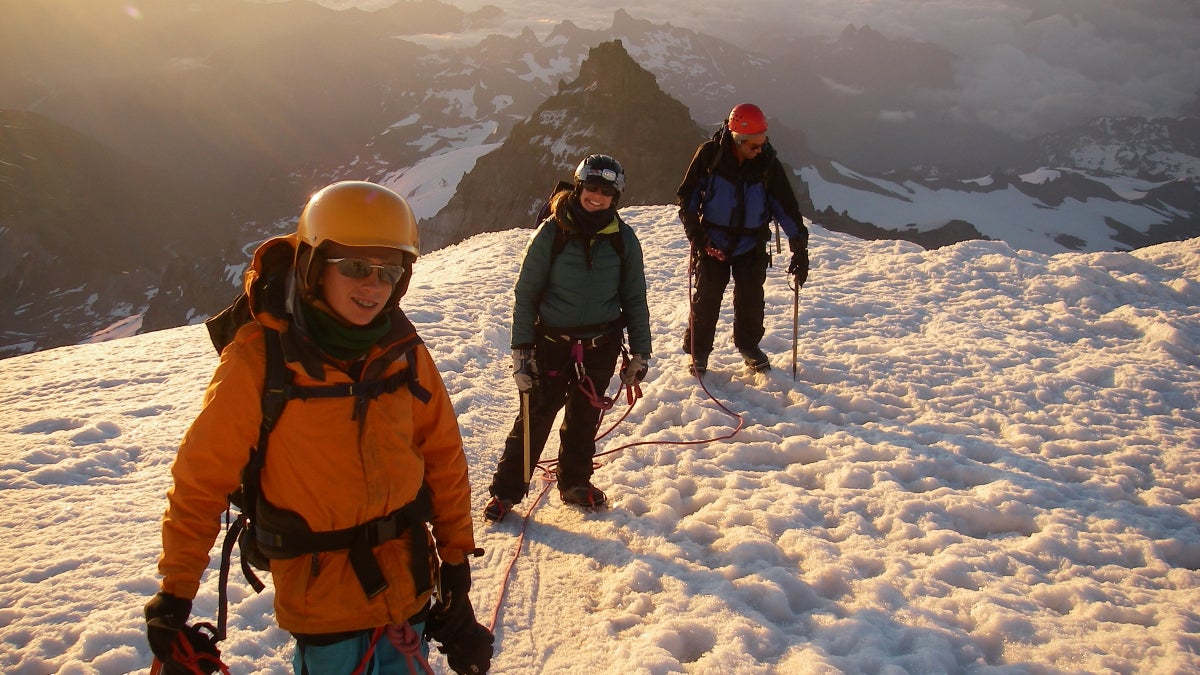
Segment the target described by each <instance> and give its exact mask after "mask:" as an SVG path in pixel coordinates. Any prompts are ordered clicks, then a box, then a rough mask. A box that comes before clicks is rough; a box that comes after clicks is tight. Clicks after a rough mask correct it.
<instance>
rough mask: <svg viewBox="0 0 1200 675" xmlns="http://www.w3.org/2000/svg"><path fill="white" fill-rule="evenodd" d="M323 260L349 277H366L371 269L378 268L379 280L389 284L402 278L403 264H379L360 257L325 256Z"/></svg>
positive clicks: (391, 284)
mask: <svg viewBox="0 0 1200 675" xmlns="http://www.w3.org/2000/svg"><path fill="white" fill-rule="evenodd" d="M325 262H327V263H329V264H330V265H333V266H334V267H335V268H336V269H337V271H338V273H339V274H341V275H342V276H344V277H348V278H350V279H366V278H367V277H369V276H371V270H379V280H380V281H382V282H383V283H385V284H387V285H389V286H394V285H396V283H397V282H399V281H400V280H401V279H403V278H404V266H403V265H379V264H376V263H373V262H371V261H370V260H363V259H362V258H326V259H325Z"/></svg>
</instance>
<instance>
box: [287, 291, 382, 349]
mask: <svg viewBox="0 0 1200 675" xmlns="http://www.w3.org/2000/svg"><path fill="white" fill-rule="evenodd" d="M299 304H300V311H301V312H302V313H303V314H304V326H305V328H306V329H307V331H308V335H309V337H311V338H312V340H313V342H315V343H317V346H318V347H320V348H321V349H322V350H324V351H325V353H326V354H329V355H330V356H332V357H334V358H335V359H341V360H342V361H353V360H355V359H357V358H359V357H360V356H362V355H363V354H366V353H367V350H369V349H370V348H371V345H373V344H375V342H376V341H378V340H379V338H381V337H383V336H384V335H387V332H388V331H389V330H391V329H392V319H391V317H389V316H388V314H387V312H384V313H382V314H380V315H379V316H378V317H376V318H375V320H374V321H372V322H371V323H369V324H367V325H365V326H347V325H346V324H345V323H343V322H341V321H338V320H337V319H336V318H334V317H333V316H332V315H330V314H328V313H327V312H324V311H322V310H321V309H319V308H316V307H313V306H312V305H310V304H308V303H307V302H302V303H299Z"/></svg>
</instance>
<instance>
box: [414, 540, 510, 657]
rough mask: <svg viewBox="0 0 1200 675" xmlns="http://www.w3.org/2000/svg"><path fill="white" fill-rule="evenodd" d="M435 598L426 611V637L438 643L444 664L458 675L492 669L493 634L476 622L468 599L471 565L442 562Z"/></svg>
mask: <svg viewBox="0 0 1200 675" xmlns="http://www.w3.org/2000/svg"><path fill="white" fill-rule="evenodd" d="M441 577H442V580H441V585H440V589H439V591H438V599H437V601H435V602H434V603H433V607H430V609H429V618H428V619H427V620H426V621H425V637H427V638H428V639H430V640H435V641H437V642H438V643H439V644H440V645H441V646H440V647H438V649H439V650H441V652H442V653H443V654H445V655H446V663H447V664H448V665H449V666H450V669H451V670H453V671H454V672H456V673H458V674H459V675H482V674H483V673H486V672H487V671H488V669H489V668H491V667H492V652H493V648H492V645H493V644H494V643H495V641H496V637H495V636H494V635H492V631H490V630H488V629H487V628H485V627H484V626H482V625H480V623H479V622H478V621H476V620H475V609H474V608H473V607H471V599H470V598H469V597H467V594H468V592H469V591H470V590H471V566H470V565H469V564H467V563H465V562H464V563H462V564H460V565H447V564H446V563H442V574H441Z"/></svg>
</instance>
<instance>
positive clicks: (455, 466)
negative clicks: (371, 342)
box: [159, 237, 475, 633]
mask: <svg viewBox="0 0 1200 675" xmlns="http://www.w3.org/2000/svg"><path fill="white" fill-rule="evenodd" d="M280 240H284V241H283V242H281V241H280ZM289 240H290V237H284V238H279V239H276V240H271V241H269V242H267V244H264V245H263V247H260V252H258V253H256V255H255V265H254V266H253V267H252V269H251V271H250V272H248V273H247V279H246V286H247V290H248V291H250V290H251V289H252V286H253V284H254V282H255V281H256V280H257V279H258V278H259V276H260V275H261V271H260V269H259V266H260V265H261V264H262V255H261V253H262V250H263V249H266V248H267V247H268V246H280V245H283V243H286V244H287V245H291V242H290V241H289ZM251 297H252V302H251V305H252V307H254V304H255V303H254V300H253V298H254V296H253V294H252V295H251ZM254 311H255V315H256V318H258V320H259V321H261V322H263V323H265V324H267V325H270V326H272V327H273V328H277V329H280V330H283V331H286V329H287V325H286V322H283V321H281V320H280V319H279V318H278V317H279V316H284V314H283V313H282V312H279V313H277V314H273V313H271V312H270V311H268V310H266V309H264V308H262V307H254ZM276 311H278V310H276ZM392 311H393V312H394V314H393V317H394V320H393V324H397V323H400V324H401V328H400V329H399V330H397V326H396V325H394V326H393V331H392V333H391V334H390V335H389V336H387V337H385V338H384V339H382V340H380V342H379V343H377V344H376V345H375V346H373V347H372V348H371V350H370V352H369V353H368V354H367V356H366V357H365V361H366V364H367V366H366V369H365V370H366V372H368V373H372V375H371V376H372V377H373V378H374V377H386V376H387V375H390V374H392V373H394V372H396V371H398V370H402V369H404V368H407V367H408V360H407V359H406V358H404V354H405V353H406V352H407V351H409V350H414V355H415V357H416V358H415V360H414V363H415V369H416V379H417V381H418V382H419V383H420V385H421V386H422V387H424V388H425V389H427V390H429V391H430V392H431V393H432V398H431V399H430V400H429V402H428V403H422V402H421V401H420V400H419V399H417V398H415V397H414V396H413V394H412V392H411V391H410V390H409V388H408V387H407V386H401V387H400V388H399V389H397V390H396V391H395V392H393V393H390V394H384V395H381V396H379V397H378V398H376V399H374V400H372V401H371V402H370V404H369V405H368V407H367V410H366V415H365V419H360V420H355V419H352V418H351V417H352V414H353V408H354V404H355V400H354V399H353V398H341V397H339V398H312V399H307V400H299V399H293V400H290V401H288V403H287V405H286V406H285V407H284V410H283V414H282V415H281V416H280V418H279V422H278V424H277V425H276V426H275V429H274V431H273V432H272V433H271V437H270V443H269V444H268V452H267V460H266V465H265V466H264V468H263V472H262V490H263V494H264V495H265V496H266V497H267V499H269V500H270V501H271V503H272V504H274V505H275V506H277V507H279V508H282V509H288V510H291V511H294V512H296V513H299V514H300V515H302V516H303V517H304V519H305V521H307V523H308V525H309V527H310V528H311V529H312V530H314V531H318V532H320V531H327V530H336V529H341V528H346V527H352V526H354V525H359V524H362V523H364V522H367V521H370V520H372V519H375V518H379V517H382V516H385V515H387V514H389V513H391V512H392V511H395V510H396V509H399V508H400V507H402V506H404V505H406V504H408V503H409V502H411V501H412V500H413V498H414V497H415V496H416V494H417V491H418V490H419V489H420V487H421V485H422V482H424V483H426V484H428V485H429V488H430V491H431V494H432V501H433V512H434V517H433V523H432V529H433V538H434V541H435V545H436V549H437V552H438V554H439V556H440V558H441V559H442V560H443V561H445V562H447V563H450V564H458V563H461V562H463V561H464V560H465V557H466V555H467V553H469V552H470V551H472V550H473V549H474V548H475V541H474V534H473V530H472V520H471V515H470V506H471V494H470V484H469V482H468V477H467V462H466V456H465V455H464V453H463V447H462V437H461V435H460V433H459V429H458V421H457V417H456V415H455V412H454V408H453V406H452V404H451V401H450V397H449V395H448V394H447V392H446V388H445V385H444V383H443V382H442V379H441V375H440V374H439V373H438V371H437V367H436V365H435V364H434V362H433V359H432V357H431V356H430V354H429V351H428V350H427V349H426V348H425V346H424V345H423V344H421V343H420V339H419V338H418V337H417V336H416V333H415V332H414V331H412V329H411V324H409V323H408V321H407V320H406V319H404V318H403V314H402V313H400V310H399V309H398V308H397V309H394V310H392ZM404 327H406V328H404ZM286 337H289V336H285V338H286ZM290 337H291V338H293V339H292V344H293V345H295V344H296V336H295V335H294V334H293V335H292V336H290ZM263 338H264V335H263V329H262V326H260V325H259V324H257V323H253V322H251V323H248V324H246V325H245V326H242V328H241V329H240V330H239V331H238V333H237V337H236V338H235V340H234V341H233V342H232V343H231V344H230V345H229V346H228V347H226V348H225V350H224V351H223V352H222V353H221V360H220V363H219V365H218V366H217V370H216V372H215V373H214V375H213V378H212V382H211V383H210V384H209V387H208V390H207V392H206V393H205V397H204V406H203V408H202V410H201V411H200V414H199V416H197V418H196V420H195V421H194V422H193V423H192V426H191V428H190V429H188V431H187V434H186V435H185V436H184V439H183V442H182V443H181V445H180V447H179V454H178V456H177V457H176V459H175V464H174V466H173V467H172V469H171V473H172V476H173V478H174V486H173V487H172V488H171V490H170V491H169V492H168V501H169V504H168V508H167V511H166V514H165V515H164V518H163V554H162V557H161V558H160V560H159V572H160V573H161V574H162V575H163V583H162V589H163V590H164V591H166V592H168V593H172V594H174V595H177V596H179V597H184V598H194V597H195V595H196V591H197V589H198V587H199V583H200V578H201V575H202V574H203V572H204V570H205V569H206V568H207V566H208V562H209V557H208V554H209V550H210V549H211V548H212V545H213V542H214V541H215V539H216V537H217V535H218V533H219V532H220V529H221V517H222V515H223V514H224V513H225V510H226V507H227V495H228V494H230V493H231V492H233V491H234V490H235V489H236V488H237V487H238V484H239V482H240V477H241V471H242V468H243V466H244V465H245V464H246V461H247V459H248V456H249V449H250V448H251V447H252V446H253V445H255V444H256V442H257V441H258V429H259V423H260V421H261V418H262V409H261V405H262V404H261V396H262V389H263V379H264V377H265V368H266V348H265V343H264V339H263ZM286 345H287V341H286V339H285V354H286V353H288V351H289V349H288V347H287V346H286ZM292 352H293V354H292V355H295V350H294V349H293V350H292ZM302 362H303V363H304V364H307V367H306V365H302ZM287 366H288V368H290V369H291V370H292V371H293V372H294V380H293V382H294V383H295V384H297V385H327V384H334V383H342V382H351V381H353V380H352V378H351V377H350V375H349V374H347V372H345V370H342V369H341V368H339V367H336V364H335V363H333V362H330V361H325V362H324V363H323V364H321V367H317V368H316V370H317V371H318V372H317V375H318V376H323V377H324V379H323V380H322V379H320V377H314V376H313V374H312V373H311V372H310V371H311V370H312V369H313V366H312V359H311V358H310V359H308V360H307V361H305V360H304V359H297V360H294V361H293V360H291V359H290V358H289V360H288V362H287ZM321 370H323V371H324V372H323V373H321V372H320V371H321ZM409 550H410V546H409V535H407V534H405V535H404V536H402V537H400V538H399V539H394V540H391V541H388V542H384V543H383V544H381V545H379V546H377V547H375V549H374V553H375V557H376V559H377V561H378V563H379V566H380V568H381V569H382V571H383V574H384V577H385V578H386V580H387V582H388V588H387V590H385V591H384V592H383V593H380V594H379V595H376V596H375V597H374V598H371V599H368V598H367V597H366V594H365V593H364V592H363V590H362V588H361V586H360V584H359V582H358V579H357V577H356V576H355V574H354V571H353V569H352V568H351V566H350V562H349V558H348V554H347V552H346V551H333V552H328V553H317V554H306V555H302V556H300V557H297V558H291V559H287V560H273V561H271V577H272V580H273V583H274V587H275V613H276V618H277V621H278V623H279V626H280V627H281V628H283V629H285V630H288V631H291V632H293V633H330V632H340V631H348V630H358V629H364V628H372V627H376V626H382V625H385V624H388V623H398V622H401V621H404V620H407V619H408V618H409V617H411V616H412V615H413V614H415V613H416V612H417V611H418V610H420V609H421V608H422V607H424V606H425V603H426V602H427V601H428V599H429V593H428V592H425V593H422V594H421V595H418V594H417V592H416V586H414V584H413V580H412V573H411V571H410V565H409ZM314 558H315V559H314ZM431 564H432V565H433V569H435V570H436V569H437V568H436V561H431ZM424 585H425V584H422V586H424Z"/></svg>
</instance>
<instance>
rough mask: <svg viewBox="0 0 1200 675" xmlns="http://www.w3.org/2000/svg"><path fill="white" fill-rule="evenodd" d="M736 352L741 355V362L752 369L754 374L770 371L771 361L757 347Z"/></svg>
mask: <svg viewBox="0 0 1200 675" xmlns="http://www.w3.org/2000/svg"><path fill="white" fill-rule="evenodd" d="M738 351H739V352H741V353H742V360H743V361H745V362H746V365H747V366H750V367H751V368H753V369H754V372H756V373H765V372H766V371H768V370H770V369H771V361H770V360H769V359H768V358H767V355H766V354H764V353H763V350H761V349H759V348H758V347H750V348H749V349H739V350H738Z"/></svg>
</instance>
